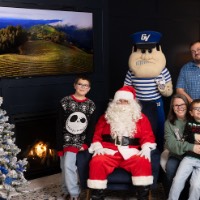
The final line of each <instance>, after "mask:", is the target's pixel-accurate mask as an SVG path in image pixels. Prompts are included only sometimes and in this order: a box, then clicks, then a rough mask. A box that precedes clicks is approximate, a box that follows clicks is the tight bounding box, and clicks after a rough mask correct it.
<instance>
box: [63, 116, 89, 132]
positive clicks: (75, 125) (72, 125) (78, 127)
mask: <svg viewBox="0 0 200 200" xmlns="http://www.w3.org/2000/svg"><path fill="white" fill-rule="evenodd" d="M87 125H88V121H87V118H86V116H85V114H83V113H81V112H74V113H72V114H71V115H70V116H69V117H68V119H67V120H66V124H65V127H66V130H67V131H68V132H70V133H71V134H74V135H76V134H81V133H82V132H83V131H85V129H86V127H87Z"/></svg>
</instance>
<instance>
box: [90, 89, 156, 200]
mask: <svg viewBox="0 0 200 200" xmlns="http://www.w3.org/2000/svg"><path fill="white" fill-rule="evenodd" d="M155 148H156V143H155V137H154V134H153V132H152V129H151V125H150V122H149V120H148V118H147V117H146V116H145V115H144V114H142V113H141V107H140V105H139V104H138V102H137V101H136V99H135V90H134V88H133V87H132V86H124V87H122V88H121V89H120V90H118V91H117V92H116V93H115V96H114V99H113V101H112V102H110V104H109V106H108V108H107V110H106V112H105V114H104V115H102V116H101V117H100V119H99V121H98V123H97V125H96V129H95V133H94V137H93V142H92V144H91V146H90V148H89V152H90V153H93V154H94V155H93V157H92V160H91V162H90V171H89V179H88V181H87V184H88V187H89V188H92V189H93V190H92V200H103V199H104V195H103V189H105V188H106V187H107V177H108V175H109V174H110V173H112V172H113V170H114V169H115V168H117V167H120V168H123V169H125V170H127V171H128V172H130V173H131V174H132V183H133V185H136V186H138V187H137V190H138V194H139V197H138V199H143V200H147V199H148V193H149V186H150V185H151V184H152V183H153V176H152V169H151V161H150V152H151V150H152V149H155Z"/></svg>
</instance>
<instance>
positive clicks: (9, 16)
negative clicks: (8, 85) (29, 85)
mask: <svg viewBox="0 0 200 200" xmlns="http://www.w3.org/2000/svg"><path fill="white" fill-rule="evenodd" d="M92 71H93V14H92V12H78V11H64V10H47V9H29V8H12V7H0V77H32V76H50V75H66V74H78V73H89V72H92Z"/></svg>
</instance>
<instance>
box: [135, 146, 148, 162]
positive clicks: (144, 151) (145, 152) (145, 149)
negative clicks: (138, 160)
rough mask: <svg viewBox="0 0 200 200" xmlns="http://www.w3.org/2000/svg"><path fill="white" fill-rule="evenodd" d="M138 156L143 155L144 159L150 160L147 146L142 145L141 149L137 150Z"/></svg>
mask: <svg viewBox="0 0 200 200" xmlns="http://www.w3.org/2000/svg"><path fill="white" fill-rule="evenodd" d="M137 155H139V156H140V157H142V156H144V157H145V158H146V159H148V160H149V162H151V149H150V148H149V147H147V146H146V147H145V146H144V147H143V148H142V149H141V151H139V152H138V154H137Z"/></svg>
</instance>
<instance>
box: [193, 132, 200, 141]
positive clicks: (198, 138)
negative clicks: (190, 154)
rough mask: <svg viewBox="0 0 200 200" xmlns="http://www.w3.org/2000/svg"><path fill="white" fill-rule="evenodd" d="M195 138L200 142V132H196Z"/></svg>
mask: <svg viewBox="0 0 200 200" xmlns="http://www.w3.org/2000/svg"><path fill="white" fill-rule="evenodd" d="M194 139H195V141H196V142H198V143H200V134H196V133H195V134H194Z"/></svg>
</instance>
